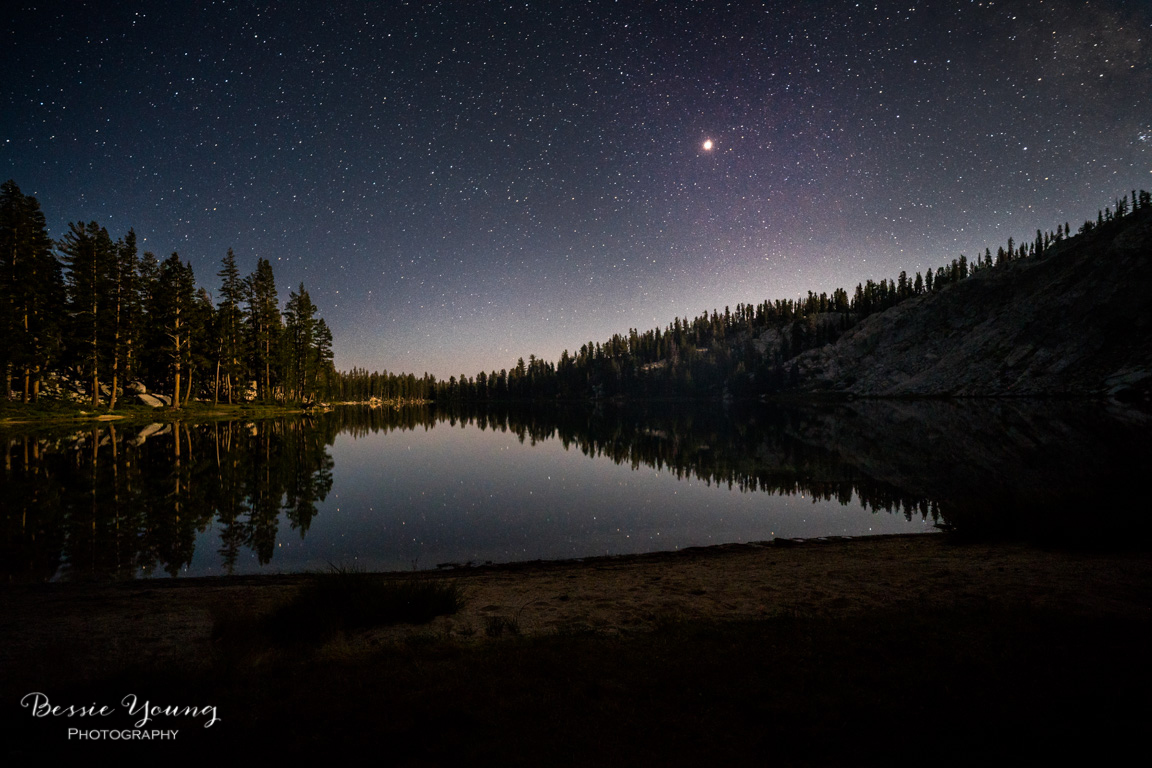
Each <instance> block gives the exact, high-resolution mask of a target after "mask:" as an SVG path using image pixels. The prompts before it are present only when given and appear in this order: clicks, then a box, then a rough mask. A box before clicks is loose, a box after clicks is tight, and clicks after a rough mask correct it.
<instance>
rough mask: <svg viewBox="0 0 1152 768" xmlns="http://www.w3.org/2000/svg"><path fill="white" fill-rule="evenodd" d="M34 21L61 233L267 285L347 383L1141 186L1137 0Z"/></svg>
mask: <svg viewBox="0 0 1152 768" xmlns="http://www.w3.org/2000/svg"><path fill="white" fill-rule="evenodd" d="M15 5H16V7H15V8H11V7H10V10H9V11H8V12H7V13H6V17H7V18H6V23H5V24H4V25H3V28H0V65H2V69H0V71H2V73H3V74H2V76H0V176H3V178H4V179H8V178H12V179H15V180H16V182H17V184H18V185H19V186H20V188H21V190H22V191H23V192H24V193H25V194H29V195H34V196H36V197H37V198H38V199H39V201H40V203H41V207H42V209H43V210H44V213H45V215H46V217H47V220H48V225H49V229H50V234H51V235H52V236H54V237H60V236H62V235H63V234H64V233H65V232H66V231H67V226H68V223H69V222H72V221H89V220H95V221H97V222H99V223H100V224H101V225H103V226H105V227H107V228H108V230H109V232H110V234H111V235H112V237H113V238H116V237H120V236H121V235H123V234H124V233H125V232H127V230H128V228H129V227H132V228H134V229H135V230H136V233H137V235H138V237H139V238H140V240H141V247H142V250H151V251H154V252H155V253H156V254H157V255H158V256H160V257H161V258H163V257H165V256H167V255H168V254H169V253H171V252H172V251H177V252H179V253H180V255H181V257H182V258H184V259H186V260H189V261H190V262H191V263H192V265H193V267H194V270H195V273H196V277H197V281H198V283H199V284H200V285H202V286H205V287H207V288H208V289H209V290H211V291H216V290H217V289H218V285H219V280H218V278H217V276H216V273H217V272H218V271H219V268H220V259H221V258H222V257H223V255H224V253H225V251H226V250H227V249H228V248H230V247H231V248H233V249H234V250H235V253H236V255H237V259H238V262H239V264H240V266H241V269H242V271H243V272H244V273H249V272H252V271H253V270H254V269H255V266H256V259H257V258H258V257H263V258H267V259H269V260H270V261H271V263H272V265H273V269H274V271H275V274H276V278H277V283H278V287H279V291H280V297H281V300H282V301H283V300H285V299H286V298H287V295H288V292H289V290H290V289H293V288H295V287H296V286H298V285H299V284H300V283H301V282H303V283H304V285H305V287H306V288H307V290H308V292H309V294H310V295H311V297H312V299H313V301H314V302H315V303H316V304H317V306H318V307H319V310H320V314H321V315H322V316H323V317H324V318H325V319H326V320H327V322H328V323H329V325H331V327H332V329H333V333H334V335H335V338H336V343H335V352H336V365H337V367H338V368H341V369H348V368H351V367H353V366H357V367H364V368H368V369H374V370H384V369H387V370H389V371H404V372H414V373H417V374H420V373H423V372H425V371H427V372H430V373H433V374H435V375H436V376H438V377H447V376H449V375H457V376H458V375H460V374H461V373H466V374H469V375H473V374H475V373H476V372H478V371H480V370H493V369H495V370H499V369H500V368H512V367H513V366H514V365H515V363H516V359H517V358H518V357H524V358H525V359H527V357H528V356H529V355H530V354H536V355H537V356H538V357H542V358H544V359H548V360H555V359H557V358H558V357H559V355H560V352H561V351H562V350H563V349H569V350H571V351H575V350H576V349H578V348H579V347H580V345H581V344H583V343H586V342H589V341H604V340H606V339H607V338H608V337H610V336H611V335H612V334H613V333H617V332H619V333H626V332H627V331H628V329H629V328H631V327H635V328H637V329H639V330H641V331H643V330H646V329H648V328H652V327H657V326H659V327H663V326H665V325H666V324H667V323H669V322H670V321H671V320H672V319H673V318H674V317H676V316H680V317H687V316H695V315H698V314H699V313H700V312H702V311H705V310H712V309H717V308H718V309H720V310H721V311H722V310H723V307H724V306H726V305H727V306H732V307H735V305H736V304H738V303H740V302H760V301H763V300H764V299H779V298H796V297H797V296H799V295H802V294H806V293H807V291H809V290H814V291H816V292H820V291H828V292H831V291H832V290H833V289H835V288H837V287H844V288H846V289H847V290H848V291H849V292H850V293H851V291H852V289H853V288H854V287H855V285H856V284H857V283H858V282H862V281H864V280H866V279H868V278H872V279H874V280H879V279H881V278H891V277H895V276H896V275H897V274H898V273H899V271H900V270H907V271H908V272H909V274H913V273H914V272H915V271H918V270H924V269H927V268H928V267H935V266H939V265H942V264H944V263H946V262H948V261H951V260H952V259H953V258H956V257H957V256H959V255H960V254H961V253H964V254H966V255H968V256H969V257H971V256H973V255H974V254H976V253H977V252H978V251H982V250H983V249H984V248H985V247H990V248H992V250H993V252H995V250H996V248H997V247H998V246H999V245H1003V244H1004V243H1005V242H1006V241H1007V239H1008V238H1009V237H1013V238H1015V239H1016V241H1017V242H1019V241H1021V240H1030V239H1032V238H1033V237H1034V236H1035V231H1036V229H1038V228H1043V229H1045V230H1049V229H1053V230H1054V229H1055V227H1056V225H1057V224H1058V223H1064V222H1065V221H1069V222H1071V223H1072V225H1073V227H1074V228H1075V227H1078V226H1079V224H1080V223H1081V222H1082V221H1083V220H1084V219H1085V218H1088V217H1091V218H1095V215H1096V211H1097V210H1098V209H1099V208H1102V207H1103V206H1104V205H1106V204H1108V203H1110V202H1111V201H1113V200H1114V199H1115V198H1118V197H1120V196H1121V195H1123V194H1126V193H1127V192H1128V191H1129V190H1131V189H1134V188H1135V189H1141V188H1144V189H1152V42H1150V38H1152V3H1148V2H1147V1H1146V0H1130V1H1127V2H1126V1H1125V0H1092V2H1084V1H1083V0H1015V1H1009V2H968V1H967V0H952V1H951V2H915V1H914V0H903V1H902V2H899V3H895V2H886V1H881V2H859V3H857V2H851V1H849V2H796V1H795V0H793V1H792V2H732V3H724V2H656V1H655V0H648V1H647V2H642V1H639V0H638V1H635V2H630V1H626V0H621V1H620V2H604V1H602V0H579V1H573V2H569V1H567V0H549V1H548V2H527V3H525V2H519V3H507V2H482V1H480V0H468V1H465V0H459V1H458V2H380V3H368V2H344V1H342V0H326V1H325V2H277V3H243V2H197V3H177V2H115V1H114V0H101V2H87V3H86V2H79V1H78V0H70V1H69V2H35V0H17V3H16V4H15ZM707 141H711V142H712V143H711V144H710V145H708V147H707V148H706V146H705V142H707Z"/></svg>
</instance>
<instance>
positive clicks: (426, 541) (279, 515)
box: [0, 402, 1148, 581]
mask: <svg viewBox="0 0 1152 768" xmlns="http://www.w3.org/2000/svg"><path fill="white" fill-rule="evenodd" d="M1147 426H1148V425H1147V423H1146V420H1145V417H1144V416H1142V415H1141V414H1139V413H1130V412H1120V413H1117V412H1114V410H1110V409H1107V408H1102V407H1099V406H1092V407H1091V408H1086V407H1084V406H1070V405H1067V404H1060V405H1054V404H1027V403H1019V402H1015V403H981V404H976V403H961V404H955V403H922V404H909V403H896V404H884V403H867V404H852V405H842V406H824V407H813V408H807V409H782V408H769V407H766V406H763V407H743V408H723V407H721V406H708V407H703V408H702V407H695V408H691V407H672V406H667V407H663V408H659V409H654V410H651V411H646V410H644V409H636V408H632V409H626V408H612V407H607V406H602V407H597V408H593V407H583V406H581V407H575V408H571V409H567V410H543V411H541V410H537V411H533V412H526V411H497V412H494V411H485V412H482V413H460V412H456V413H445V412H442V411H441V412H435V411H432V410H430V409H411V410H406V411H400V412H397V411H383V410H370V409H367V408H351V407H349V408H341V409H337V410H336V411H334V412H332V413H328V414H321V415H318V416H315V417H311V418H298V417H293V418H278V419H270V420H263V421H251V422H245V421H232V422H228V421H225V422H213V423H208V424H199V425H196V424H192V425H188V424H179V423H168V424H159V423H158V424H153V425H148V426H147V427H140V426H133V427H126V426H119V427H117V426H116V425H115V424H114V423H105V424H99V425H93V426H91V427H86V428H84V429H82V430H76V429H71V430H63V431H61V430H25V431H19V432H18V431H10V432H8V433H0V440H2V441H3V443H2V444H3V445H4V446H6V452H5V459H4V467H3V485H4V488H3V494H2V495H0V505H2V509H3V518H2V521H3V525H4V530H3V536H4V538H3V543H4V547H3V551H2V562H0V567H2V568H3V572H4V575H5V577H6V578H8V579H9V580H18V581H32V580H44V579H62V578H63V579H109V578H133V577H141V576H148V575H153V576H161V575H168V574H171V575H180V576H201V575H215V574H225V573H235V574H241V573H277V572H298V571H303V570H311V569H322V568H326V567H327V566H328V565H329V564H336V565H357V566H360V567H364V568H366V569H372V570H376V569H385V570H407V569H412V568H420V569H425V568H435V567H437V566H440V565H442V564H446V563H454V564H463V563H484V562H489V561H492V562H506V561H514V560H529V559H538V558H545V559H552V558H568V557H584V556H591V555H603V554H622V553H637V552H649V551H658V550H669V549H677V548H683V547H689V546H699V545H708V544H720V543H726V542H745V541H764V540H769V539H773V538H777V537H785V538H797V537H799V538H811V537H819V536H858V535H867V534H877V533H921V532H930V531H934V530H936V524H937V523H941V524H945V525H948V526H957V527H965V526H967V527H969V528H973V529H975V528H979V529H980V530H981V531H986V530H988V529H996V530H1001V529H1006V528H1007V529H1011V530H1012V531H1015V532H1019V531H1020V530H1021V529H1024V530H1033V529H1045V530H1047V529H1050V528H1051V529H1061V527H1063V528H1069V527H1071V528H1072V529H1076V528H1077V527H1078V526H1081V527H1082V526H1083V525H1084V521H1085V519H1086V511H1085V510H1084V509H1083V507H1084V505H1086V504H1088V505H1092V504H1099V503H1106V504H1109V505H1111V506H1116V505H1117V504H1118V503H1123V500H1124V499H1126V498H1129V494H1134V493H1135V491H1134V490H1131V489H1127V488H1124V487H1120V486H1119V485H1118V483H1120V480H1119V478H1121V477H1123V476H1126V475H1128V474H1132V473H1131V472H1130V471H1129V469H1126V467H1128V466H1129V465H1131V467H1132V468H1135V467H1137V466H1141V465H1142V464H1141V462H1143V461H1145V460H1146V459H1147V456H1146V455H1144V454H1141V453H1140V452H1139V450H1137V445H1138V444H1139V443H1140V436H1141V435H1142V434H1144V433H1145V431H1146V429H1147ZM1128 444H1131V449H1129V450H1120V448H1119V446H1126V445H1128ZM1144 450H1145V452H1146V449H1144ZM1142 466H1148V465H1147V464H1143V465H1142ZM1117 494H1119V496H1118V497H1117V498H1118V501H1117V500H1115V499H1114V500H1113V501H1103V502H1102V501H1101V500H1102V499H1103V498H1104V497H1109V498H1111V497H1116V495H1117ZM1131 498H1135V496H1134V495H1132V496H1131ZM1069 515H1071V516H1072V518H1071V519H1069ZM1087 517H1090V515H1087ZM1105 524H1106V523H1105ZM1124 524H1128V523H1124ZM1093 525H1095V526H1099V525H1101V521H1100V520H1097V521H1095V522H1094V523H1093Z"/></svg>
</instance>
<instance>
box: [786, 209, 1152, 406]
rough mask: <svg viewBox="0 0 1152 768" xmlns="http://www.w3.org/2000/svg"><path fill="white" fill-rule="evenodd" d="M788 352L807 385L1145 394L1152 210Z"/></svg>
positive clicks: (812, 388)
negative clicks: (835, 336) (832, 339)
mask: <svg viewBox="0 0 1152 768" xmlns="http://www.w3.org/2000/svg"><path fill="white" fill-rule="evenodd" d="M796 362H797V372H798V374H799V376H798V380H799V383H798V390H799V391H800V392H806V393H837V394H851V395H858V396H865V397H900V396H944V395H956V396H993V395H1041V396H1066V395H1072V396H1113V397H1119V398H1121V399H1129V398H1135V399H1142V398H1146V397H1148V396H1149V394H1150V393H1152V209H1148V208H1144V209H1142V210H1140V211H1139V212H1138V213H1136V214H1133V215H1130V216H1128V217H1126V218H1124V219H1122V220H1120V221H1116V222H1110V223H1109V224H1108V225H1106V226H1105V227H1102V228H1100V229H1099V230H1097V231H1095V232H1093V233H1091V234H1089V235H1080V236H1077V237H1074V238H1070V239H1068V240H1065V241H1063V242H1061V243H1060V244H1058V245H1057V246H1055V247H1052V248H1049V249H1048V250H1047V251H1046V252H1045V253H1044V254H1043V255H1042V256H1037V257H1032V258H1026V259H1021V260H1019V261H1015V262H1012V263H1010V264H1008V265H1006V266H1005V267H1004V268H998V269H987V270H981V271H980V272H978V273H976V274H974V275H972V276H971V277H970V278H968V279H967V280H962V281H960V282H958V283H954V284H952V285H949V286H948V287H947V288H945V289H944V290H942V291H939V292H935V293H930V294H926V295H923V296H918V297H915V298H912V299H909V300H906V301H904V302H902V303H900V304H898V305H896V306H895V307H892V308H891V309H889V310H887V311H886V312H883V313H880V314H877V315H873V316H871V317H869V318H867V319H866V320H864V321H863V322H862V323H860V324H859V325H857V326H856V327H854V328H852V329H851V330H850V331H848V332H847V333H845V334H844V336H842V337H841V338H840V339H839V341H837V342H836V343H835V344H829V345H826V346H824V347H823V348H821V349H815V350H810V351H808V352H805V353H804V354H802V355H800V356H799V357H798V358H796Z"/></svg>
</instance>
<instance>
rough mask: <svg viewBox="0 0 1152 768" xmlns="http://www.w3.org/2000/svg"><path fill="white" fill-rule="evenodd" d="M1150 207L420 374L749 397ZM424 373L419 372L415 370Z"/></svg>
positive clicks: (567, 392) (434, 388)
mask: <svg viewBox="0 0 1152 768" xmlns="http://www.w3.org/2000/svg"><path fill="white" fill-rule="evenodd" d="M1149 208H1152V195H1150V194H1149V193H1148V192H1146V191H1141V192H1140V193H1139V194H1137V192H1136V191H1135V190H1132V192H1131V195H1130V196H1129V195H1125V196H1124V197H1122V198H1119V199H1117V200H1116V201H1115V203H1114V205H1113V206H1109V207H1107V208H1105V209H1103V210H1101V211H1100V212H1099V213H1098V215H1097V219H1096V221H1095V222H1093V221H1091V220H1088V221H1085V222H1084V224H1083V226H1081V227H1080V229H1079V230H1078V232H1077V233H1076V234H1075V235H1074V234H1072V229H1071V227H1070V225H1069V224H1067V223H1065V224H1061V225H1058V226H1057V227H1056V230H1055V231H1051V230H1050V231H1048V232H1043V231H1041V230H1037V231H1036V237H1035V239H1034V240H1032V241H1031V242H1026V243H1019V244H1018V243H1016V242H1015V241H1014V240H1013V239H1012V238H1009V239H1008V242H1007V245H1006V246H1002V247H999V248H997V250H996V253H995V254H993V253H992V251H991V249H989V248H986V249H985V250H984V253H982V254H977V255H976V257H975V258H973V259H971V260H970V259H968V257H967V256H965V255H964V254H961V255H960V256H959V257H958V258H956V259H953V260H952V261H951V263H949V264H946V265H942V266H940V267H937V268H936V269H935V270H933V269H928V270H926V271H925V272H923V273H921V272H917V273H916V274H915V275H914V276H911V277H910V276H909V275H908V274H907V272H901V273H900V274H899V276H898V277H897V278H896V279H882V280H880V281H879V282H876V281H873V280H867V281H865V282H863V283H858V284H857V285H856V289H855V291H854V292H853V293H851V294H849V293H848V291H846V290H845V289H843V288H837V289H836V290H834V291H833V292H832V293H831V295H829V294H827V293H820V294H816V293H813V292H811V291H809V292H808V295H807V296H806V297H800V298H797V299H777V300H775V301H763V302H761V303H760V304H738V305H737V306H736V308H735V310H732V309H730V308H729V307H725V308H724V311H723V312H722V313H721V312H719V311H717V310H713V311H712V312H711V313H707V312H705V313H703V314H701V315H699V316H698V317H695V318H692V319H688V318H683V319H682V318H679V317H677V318H675V319H674V320H673V321H672V322H671V323H669V324H668V325H667V326H666V327H664V328H654V329H651V330H648V331H645V332H642V333H641V332H639V331H637V329H635V328H630V329H629V330H628V333H627V334H626V335H622V334H615V335H613V336H612V337H611V338H610V339H608V341H606V342H603V343H599V342H592V341H589V342H588V343H587V344H584V345H582V346H581V347H580V349H579V350H577V351H576V352H575V353H574V354H573V353H569V351H568V350H564V352H563V353H562V354H561V355H560V359H559V360H558V361H556V362H555V363H553V362H549V361H545V360H542V359H539V358H537V357H535V356H534V355H531V356H529V359H528V361H527V362H525V361H524V359H523V358H520V359H519V360H518V361H517V363H516V366H515V367H514V368H512V369H511V370H509V369H504V370H500V371H490V372H484V371H481V372H480V373H478V374H475V375H467V374H461V375H460V376H458V377H457V376H452V377H450V378H449V379H447V380H440V381H436V380H434V379H433V380H431V381H426V382H425V385H426V386H428V387H430V397H431V398H432V399H433V400H435V401H440V402H443V401H447V402H456V401H502V400H539V399H547V400H551V399H587V398H592V399H597V398H609V397H630V398H662V397H715V396H725V395H727V396H731V397H737V398H739V397H757V396H760V395H765V394H772V393H775V392H779V391H781V390H785V389H788V388H789V387H790V386H791V385H793V384H795V383H797V376H798V370H797V365H796V364H795V363H794V362H793V359H794V358H795V357H796V356H798V355H799V354H801V353H802V352H805V351H807V350H809V349H814V348H817V347H821V346H823V345H825V344H828V343H832V342H835V341H836V340H837V339H838V338H839V337H840V336H841V335H842V334H843V333H844V332H845V331H847V330H848V329H849V328H852V327H853V326H855V325H856V324H858V323H859V322H860V321H862V320H863V319H864V318H866V317H868V316H869V315H873V314H876V313H878V312H883V311H884V310H886V309H889V308H890V307H893V306H895V305H896V304H899V303H900V302H902V301H905V300H907V299H910V298H913V297H915V296H921V295H924V294H928V293H933V292H938V291H942V290H945V289H946V288H947V287H948V286H949V285H951V284H953V283H957V282H959V281H961V280H965V279H967V278H969V277H971V276H972V275H974V274H976V273H978V272H980V271H982V270H987V269H998V268H1005V267H1006V266H1007V265H1009V264H1011V263H1013V262H1015V261H1018V260H1020V259H1024V258H1029V257H1033V256H1043V255H1044V254H1045V253H1047V252H1049V251H1050V250H1051V249H1053V248H1056V247H1059V246H1060V245H1061V244H1062V243H1064V242H1065V241H1066V240H1069V239H1071V238H1075V237H1091V236H1094V235H1095V234H1098V233H1104V234H1106V233H1107V232H1108V231H1111V228H1113V227H1115V226H1118V224H1119V223H1120V222H1121V221H1122V220H1124V219H1125V218H1126V217H1128V216H1130V215H1131V214H1133V213H1135V212H1136V211H1143V210H1147V209H1149ZM425 378H426V379H427V377H425Z"/></svg>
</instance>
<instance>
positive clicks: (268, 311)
mask: <svg viewBox="0 0 1152 768" xmlns="http://www.w3.org/2000/svg"><path fill="white" fill-rule="evenodd" d="M247 283H248V290H247V298H248V336H249V339H250V349H251V352H252V362H253V370H254V371H255V373H256V378H257V385H258V388H259V392H260V397H261V399H263V400H264V401H265V402H268V401H271V400H272V383H273V382H272V373H273V365H274V364H275V363H276V360H275V358H276V352H277V345H278V344H279V339H280V331H281V322H280V301H279V299H278V298H277V296H276V278H275V277H274V276H273V274H272V265H271V264H270V263H268V260H267V259H257V261H256V271H255V272H253V273H252V274H251V275H249V276H248V281H247Z"/></svg>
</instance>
